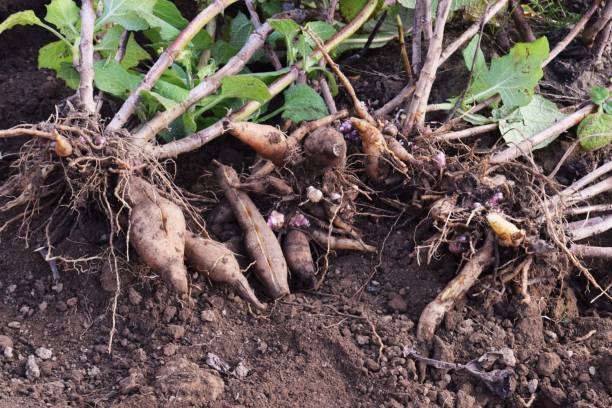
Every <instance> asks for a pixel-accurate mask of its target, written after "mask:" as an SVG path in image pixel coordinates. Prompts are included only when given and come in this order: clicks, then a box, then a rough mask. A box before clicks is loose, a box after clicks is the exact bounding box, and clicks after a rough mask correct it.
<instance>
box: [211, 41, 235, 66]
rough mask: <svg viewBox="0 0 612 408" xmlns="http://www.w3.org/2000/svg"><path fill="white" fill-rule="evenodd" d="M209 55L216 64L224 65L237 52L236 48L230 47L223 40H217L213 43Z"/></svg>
mask: <svg viewBox="0 0 612 408" xmlns="http://www.w3.org/2000/svg"><path fill="white" fill-rule="evenodd" d="M210 51H211V54H212V57H213V58H214V60H215V61H216V62H217V63H218V64H225V63H226V62H227V61H229V60H230V58H232V57H233V56H234V55H236V53H237V52H238V49H237V48H234V47H232V46H231V45H230V44H229V43H227V42H226V41H223V40H217V41H215V42H214V43H213V45H212V48H211V50H210Z"/></svg>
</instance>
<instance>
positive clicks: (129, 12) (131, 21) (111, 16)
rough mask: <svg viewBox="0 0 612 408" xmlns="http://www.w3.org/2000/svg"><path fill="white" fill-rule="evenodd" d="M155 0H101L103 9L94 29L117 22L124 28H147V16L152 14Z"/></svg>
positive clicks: (137, 29)
mask: <svg viewBox="0 0 612 408" xmlns="http://www.w3.org/2000/svg"><path fill="white" fill-rule="evenodd" d="M156 1H157V0H103V2H104V11H103V13H102V15H101V16H100V18H98V20H97V21H96V30H100V29H102V27H104V26H105V25H106V24H108V23H115V24H119V25H120V26H122V27H123V28H125V29H126V30H130V31H140V30H146V29H147V28H149V24H148V22H147V20H146V18H147V17H152V16H154V14H153V7H154V6H155V3H156Z"/></svg>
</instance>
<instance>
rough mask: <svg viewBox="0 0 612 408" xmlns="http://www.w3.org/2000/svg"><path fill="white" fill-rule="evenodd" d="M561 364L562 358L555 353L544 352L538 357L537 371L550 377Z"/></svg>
mask: <svg viewBox="0 0 612 408" xmlns="http://www.w3.org/2000/svg"><path fill="white" fill-rule="evenodd" d="M560 365H561V358H560V357H559V356H558V355H556V354H555V353H542V354H541V355H540V358H539V359H538V365H537V366H536V371H537V373H538V374H540V375H543V376H545V377H550V376H551V375H553V374H554V372H555V371H557V368H559V366H560Z"/></svg>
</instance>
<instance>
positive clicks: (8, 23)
mask: <svg viewBox="0 0 612 408" xmlns="http://www.w3.org/2000/svg"><path fill="white" fill-rule="evenodd" d="M18 25H37V26H41V27H43V23H42V21H40V19H39V18H38V17H36V14H34V12H33V11H32V10H25V11H20V12H18V13H15V14H11V15H10V16H8V18H7V19H6V20H4V21H3V22H2V23H0V34H2V33H3V32H4V31H6V30H10V29H11V28H13V27H15V26H18Z"/></svg>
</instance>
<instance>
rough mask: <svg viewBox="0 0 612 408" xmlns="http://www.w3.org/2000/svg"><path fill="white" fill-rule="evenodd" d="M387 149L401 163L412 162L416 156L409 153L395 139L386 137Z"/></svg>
mask: <svg viewBox="0 0 612 408" xmlns="http://www.w3.org/2000/svg"><path fill="white" fill-rule="evenodd" d="M384 138H385V142H386V143H387V147H388V148H389V150H390V151H391V153H393V155H394V156H395V157H396V158H397V159H399V160H401V161H405V162H407V161H412V160H414V156H413V155H411V154H410V153H408V150H406V148H405V147H404V146H402V144H401V143H400V142H399V140H397V139H396V138H394V137H391V136H384Z"/></svg>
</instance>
